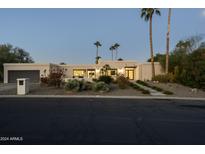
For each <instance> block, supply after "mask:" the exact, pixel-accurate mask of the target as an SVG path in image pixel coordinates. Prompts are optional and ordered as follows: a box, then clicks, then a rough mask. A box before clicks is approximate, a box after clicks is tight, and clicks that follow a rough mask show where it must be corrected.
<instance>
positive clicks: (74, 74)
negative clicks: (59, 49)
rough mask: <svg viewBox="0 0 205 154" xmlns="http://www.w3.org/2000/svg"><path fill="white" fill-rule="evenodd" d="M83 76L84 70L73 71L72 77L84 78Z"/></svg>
mask: <svg viewBox="0 0 205 154" xmlns="http://www.w3.org/2000/svg"><path fill="white" fill-rule="evenodd" d="M85 75H86V70H84V69H76V70H73V76H74V77H79V78H83V77H85Z"/></svg>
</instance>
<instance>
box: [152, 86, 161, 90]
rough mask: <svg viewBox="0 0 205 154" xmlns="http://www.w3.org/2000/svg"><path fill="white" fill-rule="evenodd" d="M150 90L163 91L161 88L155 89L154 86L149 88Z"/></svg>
mask: <svg viewBox="0 0 205 154" xmlns="http://www.w3.org/2000/svg"><path fill="white" fill-rule="evenodd" d="M150 88H152V89H155V90H157V91H163V89H162V88H159V87H156V86H150Z"/></svg>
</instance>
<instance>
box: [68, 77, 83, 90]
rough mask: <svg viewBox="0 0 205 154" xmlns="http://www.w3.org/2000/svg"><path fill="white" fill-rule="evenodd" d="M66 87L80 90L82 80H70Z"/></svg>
mask: <svg viewBox="0 0 205 154" xmlns="http://www.w3.org/2000/svg"><path fill="white" fill-rule="evenodd" d="M65 89H66V90H71V91H80V82H79V81H78V80H76V79H74V80H68V81H67V83H65Z"/></svg>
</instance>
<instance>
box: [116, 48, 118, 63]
mask: <svg viewBox="0 0 205 154" xmlns="http://www.w3.org/2000/svg"><path fill="white" fill-rule="evenodd" d="M117 54H118V52H117V49H116V50H115V60H117Z"/></svg>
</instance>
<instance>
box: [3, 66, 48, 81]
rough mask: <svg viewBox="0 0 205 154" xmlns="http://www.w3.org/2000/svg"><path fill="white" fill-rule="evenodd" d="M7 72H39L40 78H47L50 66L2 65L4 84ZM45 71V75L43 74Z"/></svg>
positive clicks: (6, 79)
mask: <svg viewBox="0 0 205 154" xmlns="http://www.w3.org/2000/svg"><path fill="white" fill-rule="evenodd" d="M8 70H40V77H41V76H44V75H45V76H47V75H48V74H49V71H50V64H25V63H24V64H23V63H22V64H19V63H10V64H9V63H8V64H4V83H8ZM44 70H46V73H44Z"/></svg>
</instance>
